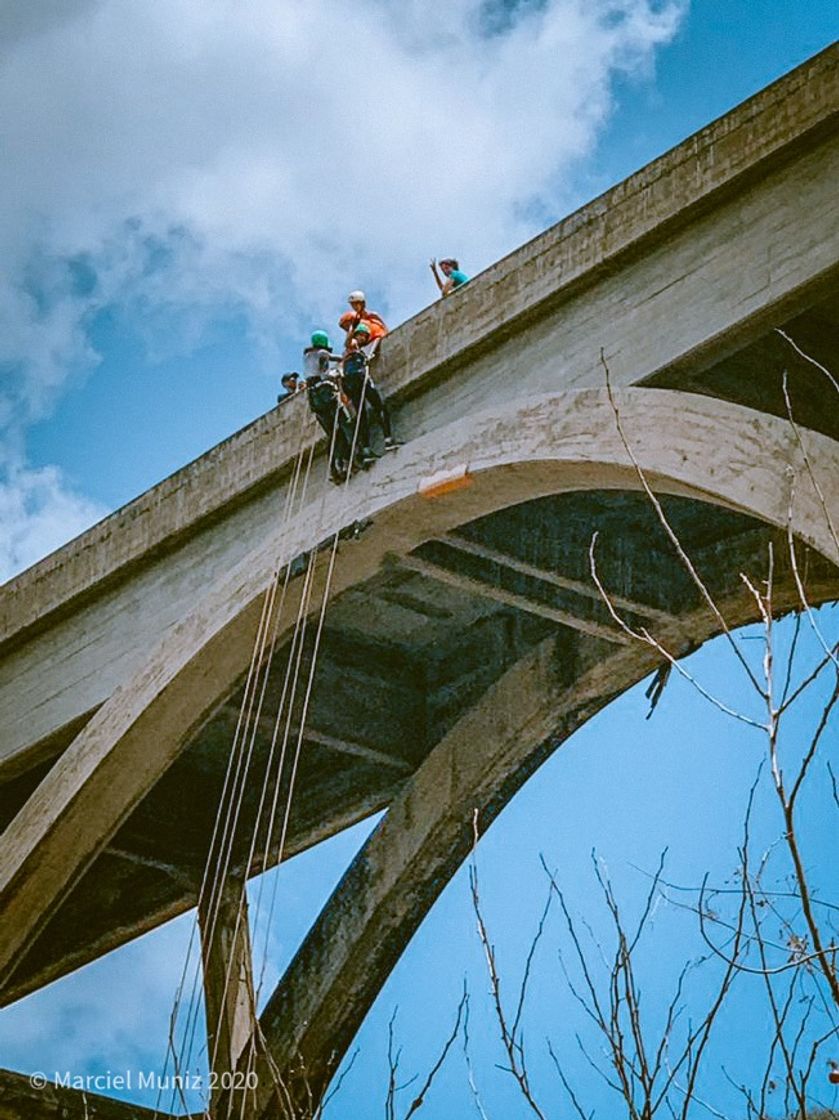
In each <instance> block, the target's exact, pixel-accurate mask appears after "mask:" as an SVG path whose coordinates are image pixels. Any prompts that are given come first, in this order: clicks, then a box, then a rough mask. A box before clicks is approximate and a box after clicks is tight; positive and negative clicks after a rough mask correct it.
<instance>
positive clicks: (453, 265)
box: [429, 257, 469, 299]
mask: <svg viewBox="0 0 839 1120" xmlns="http://www.w3.org/2000/svg"><path fill="white" fill-rule="evenodd" d="M429 267H430V269H431V274H432V275H433V277H434V282H435V283H436V285H437V287H438V288H439V289H440V295H441V296H442V297H443V298H444V299H445V298H446V296H450V295H451V294H452V292H453V291H455V289H456V288H462V287H463V285H464V284H466V283H467V282H468V280H469V277H468V276H467V275H466V273H465V272H461V271H460V265H459V264H458V262H457V261H456V260H455V258H454V257H443V258H442V259H441V261H440V272H442V273H443V275H444V276H445V277H446V279H445V281H443V280H441V279H440V273H439V272H438V271H437V261H436V259H435V258H434V257H432V258H431V264H430V265H429Z"/></svg>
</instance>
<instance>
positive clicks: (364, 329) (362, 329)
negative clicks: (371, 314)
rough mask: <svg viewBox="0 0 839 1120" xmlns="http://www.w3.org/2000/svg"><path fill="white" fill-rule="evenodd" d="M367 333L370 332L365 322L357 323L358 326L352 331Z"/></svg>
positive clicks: (354, 332)
mask: <svg viewBox="0 0 839 1120" xmlns="http://www.w3.org/2000/svg"><path fill="white" fill-rule="evenodd" d="M369 333H370V328H369V327H368V326H367V324H366V323H359V324H358V326H357V327H356V328H355V330H354V331H353V334H369Z"/></svg>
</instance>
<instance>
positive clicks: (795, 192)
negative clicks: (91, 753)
mask: <svg viewBox="0 0 839 1120" xmlns="http://www.w3.org/2000/svg"><path fill="white" fill-rule="evenodd" d="M837 57H839V50H837V49H836V48H831V49H830V50H828V51H826V52H824V53H823V54H822V55H820V56H818V58H817V59H815V60H813V61H812V62H811V63H808V64H807V65H805V66H804V67H802V68H801V69H800V70H798V71H795V72H794V74H792V75H790V76H789V77H788V78H787V79H784V80H783V81H782V82H781V83H776V84H775V85H774V86H772V87H769V89H768V90H766V91H764V92H763V93H762V94H760V95H759V96H758V97H757V98H754V99H752V100H751V101H749V102H747V103H746V104H745V105H744V106H742V107H741V108H740V109H738V110H735V112H734V113H732V114H730V115H729V116H727V117H725V118H723V119H722V120H721V121H718V122H716V123H715V124H713V125H711V126H709V127H708V128H707V129H704V130H703V131H702V132H700V133H698V134H697V135H696V136H695V137H692V138H691V139H690V140H688V141H686V142H685V143H684V144H682V145H680V146H679V147H678V148H676V149H674V150H673V151H672V152H671V153H668V155H666V156H664V157H662V159H660V160H658V161H656V162H655V163H654V164H651V165H650V166H649V167H648V168H646V169H645V170H644V171H642V172H639V173H638V174H637V175H635V176H632V177H631V178H630V179H628V180H627V181H626V182H625V183H623V184H621V185H620V186H618V187H616V188H614V189H613V190H612V191H610V192H608V193H607V194H606V195H604V196H603V197H602V198H600V199H597V200H596V201H595V202H593V203H591V204H589V206H587V207H584V208H583V209H582V210H581V211H579V212H578V213H577V214H575V215H572V216H571V217H570V218H568V219H566V220H565V221H564V222H562V223H560V224H559V225H558V226H556V227H554V228H553V229H552V230H549V231H548V232H547V233H545V234H543V235H541V236H540V237H539V238H536V239H534V241H532V242H530V243H529V244H528V245H526V246H524V247H523V248H522V249H521V250H518V251H517V252H516V253H513V254H511V255H510V256H509V257H507V258H505V260H503V261H501V262H499V264H497V265H495V266H493V268H491V269H489V270H487V272H486V273H484V274H483V275H482V276H481V277H479V278H477V279H476V280H475V281H474V282H473V283H472V284H470V285H469V287H468V288H466V289H464V291H463V292H461V293H458V297H457V299H452V300H448V301H446V302H445V304H442V303H441V304H437V305H435V306H434V307H433V308H430V309H428V310H427V311H425V312H423V313H422V314H420V315H418V316H416V317H415V318H414V319H412V320H410V321H409V322H408V323H406V324H405V325H404V326H402V327H400V328H399V329H398V330H396V331H394V332H393V334H392V335H391V336H390V337H389V338H388V339H387V341H386V344H385V346H384V347H383V353H382V358H381V363H380V377H381V380H382V383H383V384H384V386H385V387H386V388H387V389H388V390H389V391H391V392H394V391H395V392H397V393H400V394H402V396H403V397H404V399H405V403H404V407H403V409H402V411H401V415H400V422H401V423H402V424H403V426H404V429H405V430H406V431H411V432H424V431H430V430H432V429H433V428H434V427H435V426H438V425H439V424H440V423H441V422H448V421H450V420H452V419H455V418H457V417H458V416H461V415H467V414H468V413H470V412H472V411H474V410H475V408H482V407H484V406H485V405H486V403H487V401H488V400H490V399H491V400H493V401H496V402H498V401H501V400H505V399H511V398H512V397H513V396H516V395H520V396H527V395H530V394H533V393H535V392H540V391H555V390H557V389H559V388H571V387H584V386H591V385H600V384H602V370H601V369H600V366H599V351H600V348H601V347H603V348H604V350H605V352H606V355H607V357H608V360H609V363H610V366H611V368H612V374H613V378H614V381H615V383H618V384H620V383H624V384H627V383H632V382H637V381H640V380H643V379H645V378H662V377H667V378H670V381H669V383H670V384H672V383H673V378H676V383H678V378H680V377H681V378H685V379H687V378H690V379H692V380H691V385H692V387H697V386H696V382H695V379H696V378H697V376H699V374H700V373H701V371H702V370H704V369H707V368H710V367H712V366H713V365H714V364H715V363H717V362H719V361H720V360H721V359H723V358H726V357H728V356H729V355H730V354H731V353H733V352H736V351H742V350H743V347H744V345H745V344H746V343H749V342H751V341H753V340H756V339H758V338H759V336H761V335H762V334H764V333H765V331H766V329H767V326H768V325H770V324H778V323H782V322H786V321H787V320H788V319H790V318H791V317H792V316H794V315H796V314H798V313H799V312H802V311H806V309H807V308H808V307H812V306H813V305H814V304H815V303H816V302H817V299H818V297H819V296H821V295H823V293H824V292H825V291H827V290H829V288H830V287H831V286H832V285H833V283H834V281H835V279H836V275H837V273H836V269H837V261H839V198H837V192H836V191H835V189H834V184H835V182H836V180H837V172H839V136H838V135H837V110H839V79H837V74H839V67H837ZM512 369H515V371H516V372H515V376H511V374H510V371H511V370H512ZM754 372H755V375H756V376H761V370H760V367H758V369H757V370H755V371H754ZM441 382H444V383H445V387H443V386H442V385H441ZM699 388H701V386H699ZM766 388H768V386H767V387H766ZM766 395H768V394H766ZM749 403H750V404H752V406H753V407H760V404H759V403H758V402H756V401H753V400H752V401H750V402H749ZM776 406H777V401H776V402H775V403H774V407H776ZM820 417H821V418H825V419H826V418H827V417H828V413H827V411H826V410H824V409H816V410H815V417H814V422H813V423H811V426H816V427H818V426H819V418H820ZM804 422H805V423H806V422H807V421H806V419H805V420H804ZM302 425H305V417H303V416H302V415H301V409H299V408H297V407H296V406H291V407H290V408H282V409H279V410H275V411H274V412H273V413H270V414H269V415H268V416H266V417H262V418H260V420H258V421H257V422H256V423H255V424H253V425H251V426H250V427H249V428H247V429H245V430H244V431H243V432H241V433H239V434H238V435H237V436H234V437H232V438H231V439H230V440H228V441H226V442H225V443H223V444H220V445H219V447H217V448H215V449H213V451H211V452H210V453H209V454H208V455H207V456H204V457H203V458H202V459H200V460H198V461H197V462H196V463H194V464H191V465H190V466H189V467H187V468H185V469H184V470H183V471H179V472H178V473H177V474H176V475H174V476H172V478H171V479H168V480H167V481H166V482H164V483H162V484H161V485H160V486H158V487H156V488H155V489H154V490H152V491H150V492H149V493H148V494H147V495H144V496H143V497H142V498H140V499H138V500H137V501H136V502H133V503H131V504H130V505H129V506H127V507H125V509H123V510H120V511H118V512H117V513H116V514H114V515H113V516H112V517H110V518H107V519H106V520H105V521H104V522H102V523H101V525H99V526H97V527H95V528H94V529H93V530H91V531H90V532H89V533H87V534H84V535H83V536H82V537H80V538H79V539H78V540H77V541H76V542H73V543H72V544H71V545H69V546H67V548H65V549H62V550H60V552H59V553H57V554H55V556H54V557H48V558H47V559H46V560H45V561H43V562H42V563H41V564H39V565H36V566H35V567H34V568H33V569H31V570H30V571H29V572H27V573H24V574H23V575H22V576H20V577H18V579H16V580H13V581H11V583H10V584H9V585H8V586H7V588H6V589H5V592H4V594H3V596H2V598H0V642H4V641H5V642H7V643H10V644H11V645H12V646H14V645H15V644H19V643H21V642H22V641H23V639H24V638H25V636H26V635H27V634H28V633H30V632H31V631H32V628H35V629H36V630H37V628H38V627H39V626H40V627H44V626H46V625H47V624H48V623H49V624H50V628H49V631H48V633H45V634H44V636H43V637H42V639H41V640H40V641H39V642H38V643H29V646H28V647H27V646H23V647H22V648H19V650H18V652H17V653H16V654H12V655H10V656H9V657H7V658H6V659H5V661H4V664H3V665H2V666H0V722H1V723H2V726H3V729H4V730H3V735H2V738H0V757H2V759H3V760H4V761H5V762H6V763H7V764H10V763H11V759H12V757H14V756H17V758H18V759H19V762H18V765H19V766H23V765H26V764H30V763H31V762H32V761H34V760H35V758H37V757H38V753H37V752H38V749H39V748H38V745H40V752H41V754H42V755H43V754H44V753H49V752H50V750H54V749H55V742H54V741H53V742H51V741H50V736H56V735H60V732H61V729H62V728H63V727H65V726H67V725H69V724H70V722H71V721H72V720H74V719H78V718H81V717H82V716H83V715H84V714H85V713H89V712H91V711H92V710H93V709H94V708H95V707H96V706H97V705H98V704H100V703H101V702H102V701H103V700H104V699H105V698H106V697H107V696H108V695H110V693H111V692H112V691H113V689H114V688H115V687H116V686H117V684H118V683H119V682H120V681H121V680H123V679H124V678H125V677H126V676H127V675H128V674H129V673H130V672H131V671H132V670H133V669H134V668H136V666H137V665H138V664H139V663H140V660H141V659H142V656H143V653H144V651H145V649H147V648H148V647H149V646H150V645H151V644H153V642H154V641H155V640H156V639H157V637H158V635H159V634H160V633H161V632H162V631H163V630H164V629H165V628H166V627H168V626H171V625H174V623H175V622H176V621H177V619H178V618H179V617H180V616H181V614H182V611H183V604H184V603H185V602H189V601H191V599H192V598H193V597H194V596H195V594H196V593H197V592H198V591H199V590H200V588H201V587H202V586H205V585H206V584H207V583H208V582H209V581H212V580H214V579H216V578H217V577H218V576H219V575H220V574H221V573H222V572H223V571H224V570H226V569H227V568H229V567H230V566H231V564H232V563H235V562H236V561H237V560H238V559H241V557H242V556H244V555H245V554H246V552H247V551H248V549H249V542H250V541H251V540H253V539H254V535H255V534H256V535H258V534H259V533H261V531H262V527H263V526H264V525H265V524H266V523H269V522H271V521H272V520H275V519H276V518H277V517H278V516H281V514H282V509H283V502H284V498H285V495H286V486H285V483H284V481H283V478H284V475H285V476H287V475H288V472H289V470H290V463H291V461H292V460H293V457H294V454H295V452H296V450H297V447H298V445H299V439H300V430H301V426H302ZM308 431H309V436H311V434H312V433H313V432H314V428H313V427H311V426H310V427H309V429H308ZM319 496H320V491H319V488H318V486H315V487H314V488H313V489H312V490H311V491H310V494H309V500H310V501H317V500H318V499H319ZM85 603H86V605H85ZM68 612H69V613H68ZM62 613H64V615H65V617H66V622H65V623H62V622H61V621H60V618H61V615H62ZM80 631H81V632H83V633H85V634H86V635H88V636H89V637H88V640H87V641H86V642H85V643H84V648H79V643H78V641H77V637H78V634H79V632H80ZM121 631H123V632H130V633H131V636H132V639H131V641H130V642H127V641H125V639H124V638H120V636H119V635H120V632H121ZM46 660H49V661H50V662H51V663H52V664H53V665H55V666H56V667H57V666H58V665H59V664H60V665H61V666H62V668H63V673H62V676H63V687H62V686H60V685H59V686H58V687H56V685H57V683H58V678H57V675H53V676H52V677H51V680H50V684H51V686H52V687H53V689H54V691H53V692H52V693H50V692H49V691H47V690H45V687H44V680H43V674H41V673H40V672H39V666H40V665H42V664H43V663H44V662H45V661H46ZM12 680H13V681H14V688H13V689H12V687H11V684H10V683H7V682H10V681H12ZM21 711H25V712H26V718H25V720H24V721H23V723H22V724H21V722H20V718H21V717H20V712H21ZM33 751H34V752H35V753H30V754H29V756H28V758H27V752H33Z"/></svg>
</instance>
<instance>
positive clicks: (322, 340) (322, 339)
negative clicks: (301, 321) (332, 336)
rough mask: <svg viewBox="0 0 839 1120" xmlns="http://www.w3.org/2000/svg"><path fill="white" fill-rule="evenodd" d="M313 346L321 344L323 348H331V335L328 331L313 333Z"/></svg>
mask: <svg viewBox="0 0 839 1120" xmlns="http://www.w3.org/2000/svg"><path fill="white" fill-rule="evenodd" d="M312 346H319V347H321V349H323V350H328V349H329V335H328V334H327V333H326V331H315V332H314V333H313V335H312Z"/></svg>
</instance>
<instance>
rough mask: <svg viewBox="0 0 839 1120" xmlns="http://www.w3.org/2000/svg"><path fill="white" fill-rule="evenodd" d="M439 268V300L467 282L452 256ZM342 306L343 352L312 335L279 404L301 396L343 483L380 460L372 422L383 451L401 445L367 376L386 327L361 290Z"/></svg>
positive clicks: (286, 378)
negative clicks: (298, 369)
mask: <svg viewBox="0 0 839 1120" xmlns="http://www.w3.org/2000/svg"><path fill="white" fill-rule="evenodd" d="M440 270H441V272H442V273H443V275H444V276H445V280H442V279H441V278H440V274H439V273H438V271H437V262H436V261H435V260H433V259H432V261H431V271H432V273H433V275H434V279H435V282H436V284H437V287H438V288H439V290H440V294H441V296H444V297H445V296H448V295H449V294H450V293H451V292H453V291H454V290H455V289H456V288H459V287H460V286H461V285H463V284H465V283H466V281H467V280H468V279H469V278H468V276H466V275H465V273H463V272H461V271H460V268H459V266H458V262H457V261H456V260H455V259H454V258H452V257H448V258H445V259H443V260H441V261H440ZM347 302H348V303H349V305H350V308H351V310H350V311H345V312H344V314H343V315H342V316H341V317H340V319H339V320H338V326H339V327H340V328H341V330H342V331H343V332H344V346H343V352H342V353H341V354H340V355H338V354H335V353H334V352H333V349H332V344H331V342H330V339H329V335H328V334H327V332H326V331H324V330H316V331H314V332H313V333H312V336H311V339H310V342H309V345H308V346H307V347H306V349H305V350H304V351H303V375H302V376H301V375H300V374H299V373H297V372H293V373H286V374H284V375H283V377H282V386H283V389H284V390H285V394H286V395H285V396H283V397H280V398H279V400H280V401H284V400H287V399H289V398H290V397H291V396H292V395H294V394H296V393H299V392H305V393H306V396H307V399H308V403H309V408H310V409H311V411H312V412H313V413H314V415H315V417H316V418H317V421H318V423H319V424H320V426H321V427H322V428H323V430H324V432H325V433H326V437H327V439H328V440H329V447H330V455H329V474H330V478H331V479H332V481H333V482H336V483H341V482H344V481H346V479H347V478H348V477H349V475H351V474H352V472H353V471H354V470H366V469H367V468H368V467H370V466H371V465H372V464H373V463H374V462H375V461H376V459H377V458H379V456H378V455H377V454H376V453H375V452H374V451H373V449H372V446H371V426H370V421H371V418H372V420H373V421H374V423H375V424H376V425H377V427H378V428H379V429H380V430H381V433H382V437H383V439H384V449H385V451H393V450H395V449H396V448H397V447H399V446H401V445H400V442H399V441H398V440H397V439H396V438H395V437H394V435H393V428H392V425H391V419H390V411H389V409H388V407H387V404H386V403H385V401H384V399H383V398H382V395H381V393H380V392H379V390H378V389H377V388H376V384H375V382H374V381H373V378H372V377H371V376H370V362H371V360H372V359H373V358H374V356H375V354H376V350H377V348H378V345H379V342H380V341H381V339H382V338H384V336H385V335H386V334H387V333H388V328H387V324H386V323H385V321H384V319H382V317H381V315H379V314H378V313H377V312H375V311H371V310H370V309H369V308H368V307H367V297H366V296H365V294H364V292H362V291H353V292H350V294H349V296H348V297H347Z"/></svg>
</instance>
